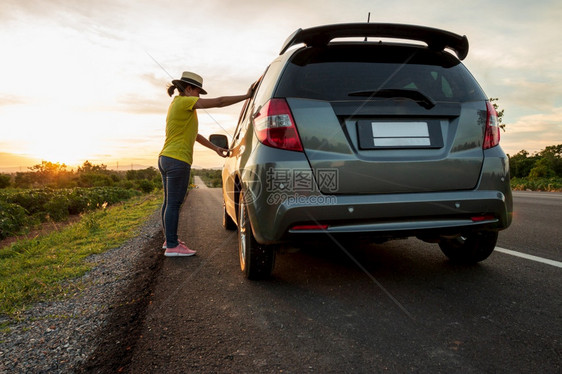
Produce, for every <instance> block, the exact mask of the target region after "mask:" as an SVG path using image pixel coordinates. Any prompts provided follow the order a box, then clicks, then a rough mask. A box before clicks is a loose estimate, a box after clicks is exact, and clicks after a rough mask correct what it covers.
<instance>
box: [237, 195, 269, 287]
mask: <svg viewBox="0 0 562 374" xmlns="http://www.w3.org/2000/svg"><path fill="white" fill-rule="evenodd" d="M239 201H240V205H239V209H238V254H239V256H240V268H241V269H242V272H243V273H244V276H245V277H246V278H248V279H252V280H259V279H265V278H268V277H269V276H270V275H271V273H272V272H273V267H274V266H275V254H276V247H275V246H273V245H263V244H259V243H258V242H257V241H256V239H255V238H254V234H253V232H252V226H251V224H250V219H249V217H248V209H247V205H246V200H245V198H244V195H243V193H242V192H240V199H239Z"/></svg>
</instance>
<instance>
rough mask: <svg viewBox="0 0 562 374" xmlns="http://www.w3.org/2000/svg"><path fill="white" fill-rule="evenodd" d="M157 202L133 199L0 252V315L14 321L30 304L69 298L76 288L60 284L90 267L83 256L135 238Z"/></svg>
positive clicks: (149, 197) (148, 197) (155, 194)
mask: <svg viewBox="0 0 562 374" xmlns="http://www.w3.org/2000/svg"><path fill="white" fill-rule="evenodd" d="M160 204H161V195H160V193H159V192H153V193H150V194H145V195H142V196H135V197H133V198H131V199H129V200H128V201H126V202H123V203H119V204H116V205H114V206H112V207H104V206H102V207H101V208H100V209H98V210H96V211H92V212H89V213H86V214H84V215H83V216H82V217H81V219H80V221H78V222H75V223H72V224H69V225H65V226H64V227H63V228H62V229H60V230H55V231H52V232H51V233H49V234H47V235H45V236H42V237H38V238H29V239H23V240H19V241H17V242H15V243H13V244H11V245H9V246H7V247H3V248H0V280H1V281H0V314H3V315H7V316H10V317H13V318H17V316H18V315H19V313H20V312H21V311H23V310H24V309H25V308H26V307H28V306H29V305H31V304H32V303H34V302H37V301H40V300H44V299H47V298H52V297H57V296H62V295H65V294H71V293H72V292H73V291H75V290H76V287H80V285H79V284H74V285H71V283H65V282H64V281H65V280H69V279H73V278H76V277H79V276H81V275H83V274H84V273H85V272H87V271H88V270H89V269H90V268H91V267H92V264H91V263H89V262H88V261H87V260H86V258H87V257H88V256H90V255H92V254H96V253H102V252H105V251H107V250H109V249H111V248H116V247H118V246H120V245H122V244H123V243H125V242H126V241H127V240H128V239H130V238H133V237H135V235H138V229H139V228H140V227H141V225H142V224H143V223H144V222H146V219H147V217H148V216H150V214H152V213H154V212H155V211H156V209H157V207H158V206H159V205H160ZM73 287H74V289H73Z"/></svg>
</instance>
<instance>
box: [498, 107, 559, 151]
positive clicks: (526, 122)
mask: <svg viewBox="0 0 562 374" xmlns="http://www.w3.org/2000/svg"><path fill="white" fill-rule="evenodd" d="M501 137H502V140H501V144H502V148H503V149H504V150H505V151H506V153H509V154H512V155H513V154H515V153H517V152H519V151H520V150H523V149H524V150H526V151H528V152H531V153H532V152H537V151H540V150H542V149H544V148H546V147H547V146H550V145H558V144H562V107H558V108H554V109H552V110H551V111H550V112H547V113H541V114H533V115H528V116H523V117H521V118H519V119H518V120H517V121H516V122H514V123H509V124H508V125H507V127H506V132H505V133H502V134H501Z"/></svg>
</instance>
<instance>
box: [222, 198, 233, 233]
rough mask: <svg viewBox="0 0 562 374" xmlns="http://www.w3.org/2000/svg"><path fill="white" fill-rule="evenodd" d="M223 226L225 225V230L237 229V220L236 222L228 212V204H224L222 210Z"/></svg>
mask: <svg viewBox="0 0 562 374" xmlns="http://www.w3.org/2000/svg"><path fill="white" fill-rule="evenodd" d="M222 227H224V228H225V230H230V231H234V230H236V222H234V221H233V220H232V218H230V216H229V215H228V213H227V212H226V206H224V204H223V211H222Z"/></svg>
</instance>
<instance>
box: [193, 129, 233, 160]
mask: <svg viewBox="0 0 562 374" xmlns="http://www.w3.org/2000/svg"><path fill="white" fill-rule="evenodd" d="M195 140H197V142H198V143H199V144H201V145H204V146H205V147H207V148H209V149H212V150H213V151H215V152H217V154H218V155H219V156H221V157H226V156H228V149H224V148H221V147H217V146H216V145H214V144H213V143H211V142H210V141H208V140H207V138H205V137H204V136H203V135H201V134H197V138H196V139H195Z"/></svg>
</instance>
